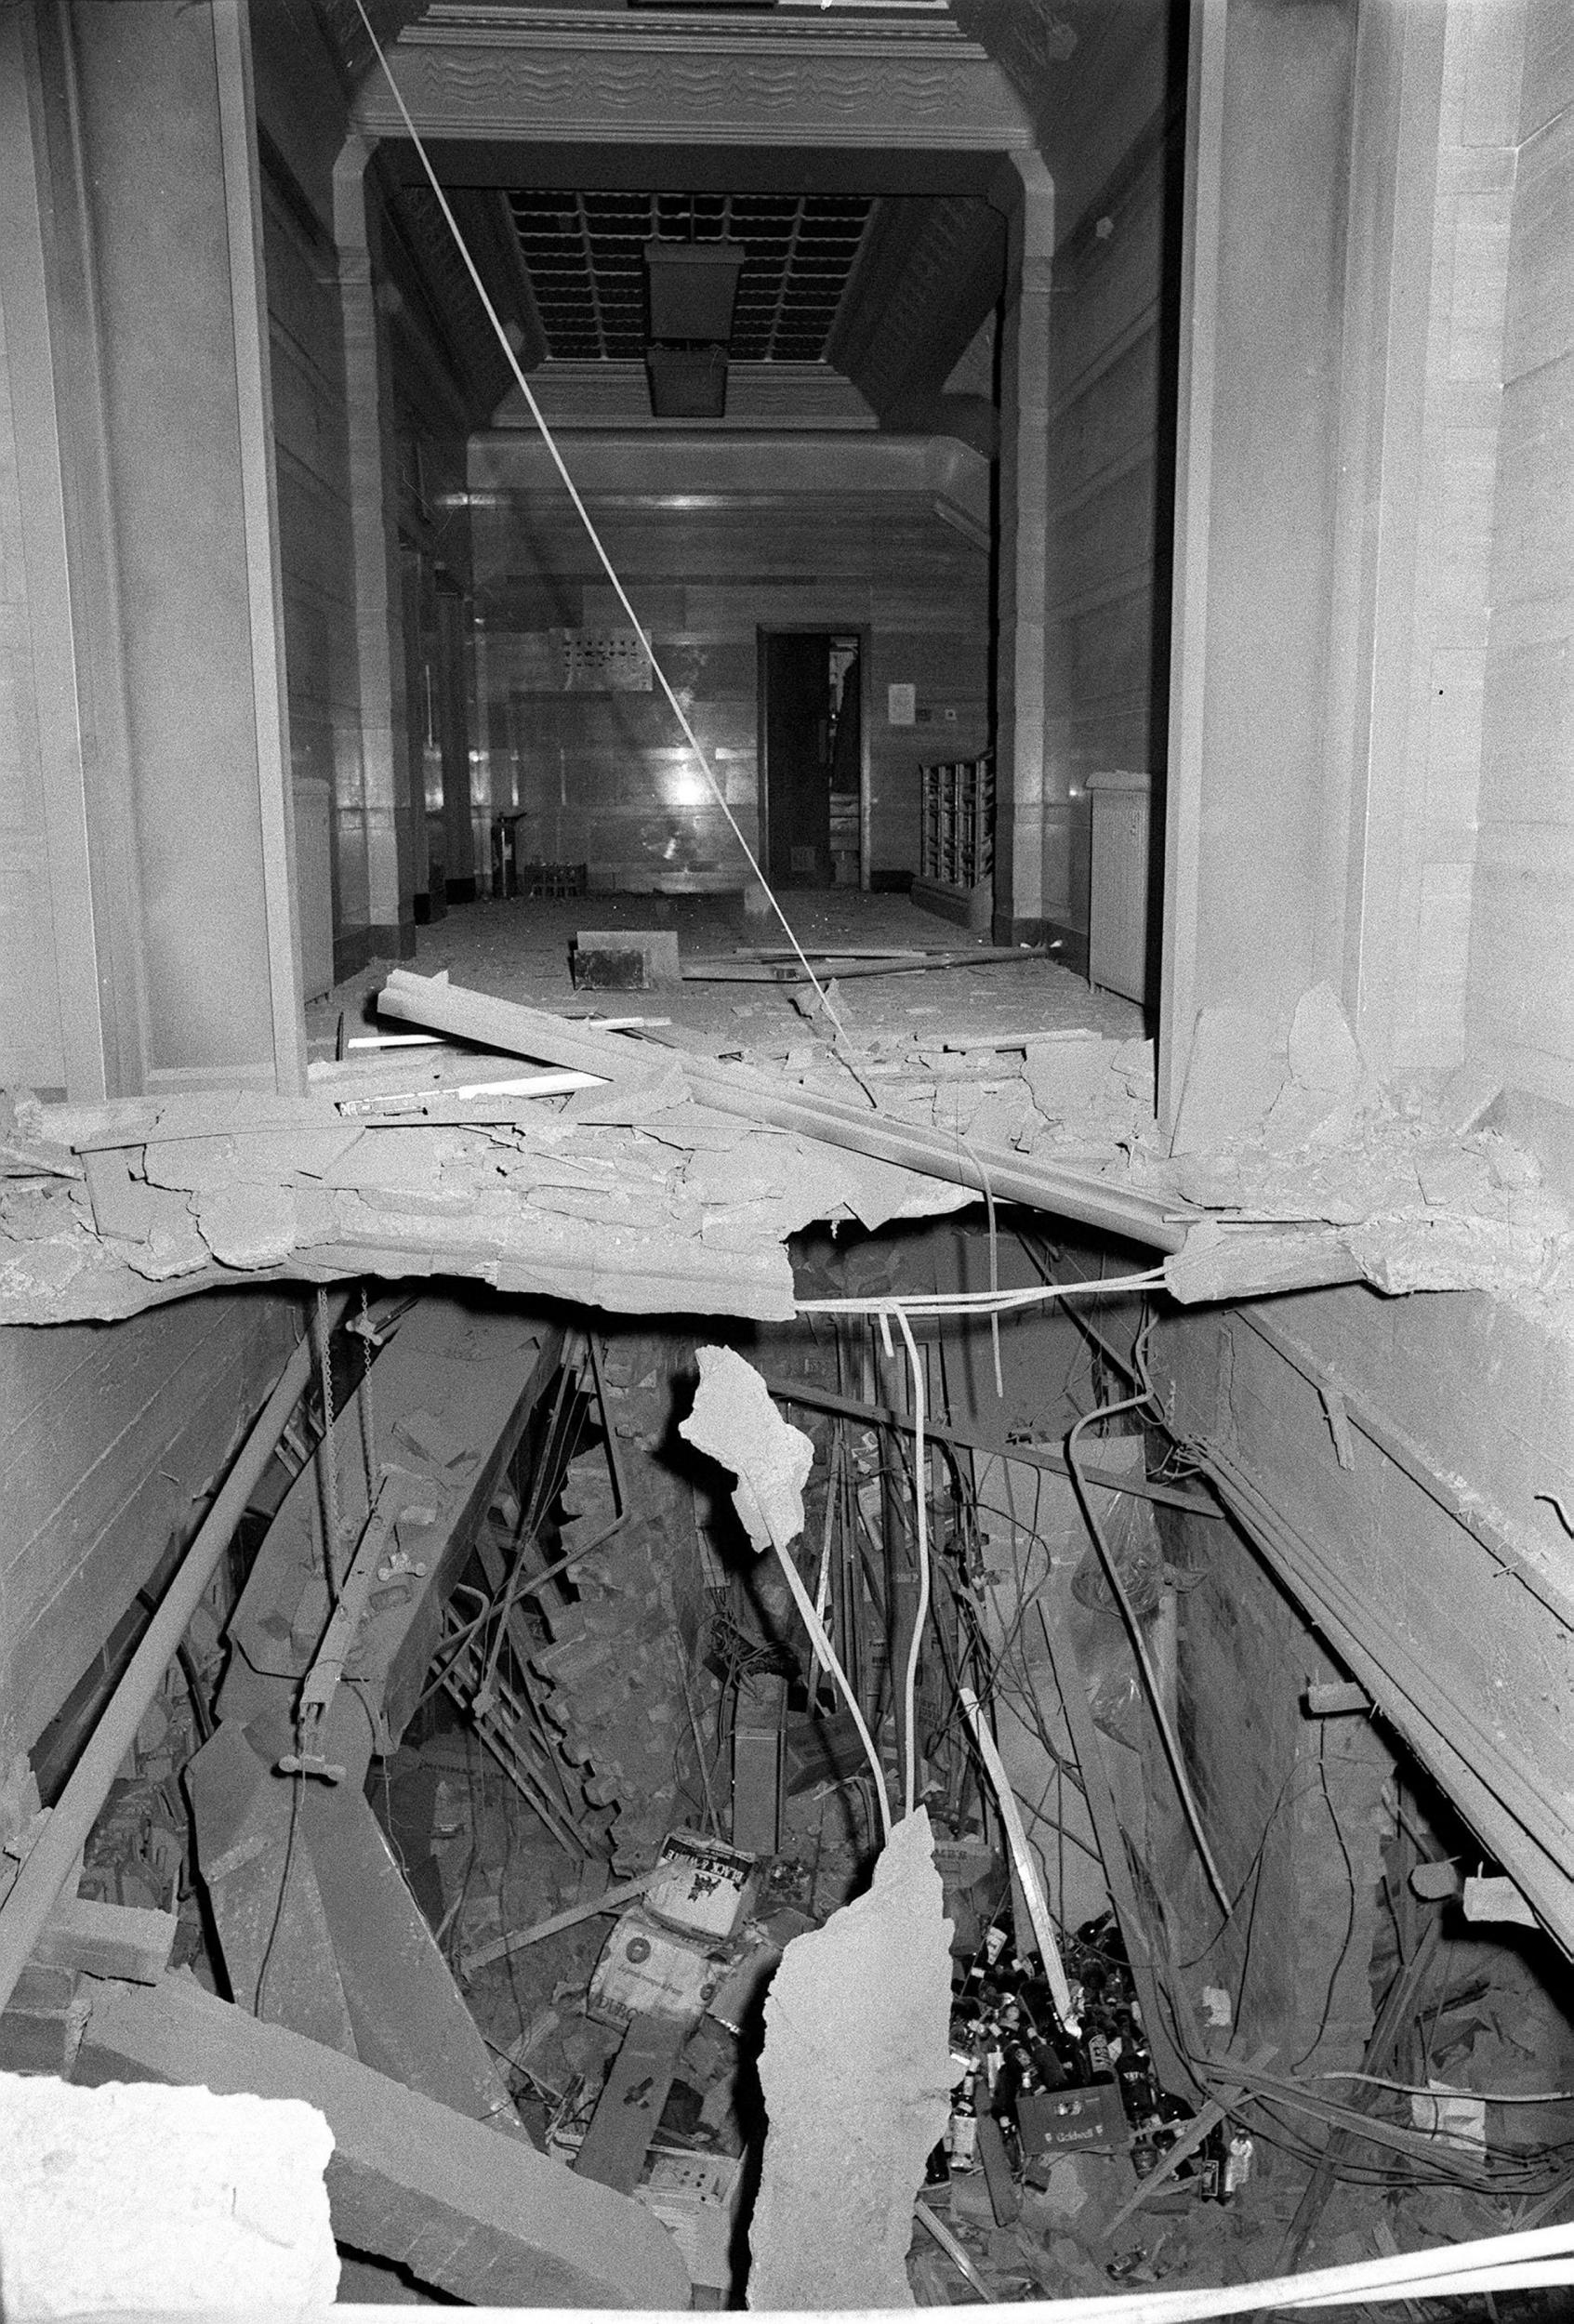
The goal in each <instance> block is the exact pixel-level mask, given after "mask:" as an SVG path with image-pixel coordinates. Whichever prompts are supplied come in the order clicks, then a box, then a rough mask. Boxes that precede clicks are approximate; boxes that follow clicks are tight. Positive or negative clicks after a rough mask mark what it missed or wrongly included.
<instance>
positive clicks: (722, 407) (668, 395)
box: [645, 345, 727, 419]
mask: <svg viewBox="0 0 1574 2324" xmlns="http://www.w3.org/2000/svg"><path fill="white" fill-rule="evenodd" d="M645 374H646V376H647V378H648V379H649V381H650V390H651V412H652V415H653V416H654V417H655V418H656V419H725V417H726V416H727V350H726V349H725V348H724V347H663V346H660V345H653V346H650V347H647V348H646V350H645Z"/></svg>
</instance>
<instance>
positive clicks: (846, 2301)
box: [748, 1808, 951, 2310]
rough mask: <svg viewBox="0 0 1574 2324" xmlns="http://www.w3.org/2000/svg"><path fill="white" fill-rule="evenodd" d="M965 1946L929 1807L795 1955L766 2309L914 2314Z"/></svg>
mask: <svg viewBox="0 0 1574 2324" xmlns="http://www.w3.org/2000/svg"><path fill="white" fill-rule="evenodd" d="M950 1938H951V1924H950V1922H949V1921H946V1919H945V1917H944V1915H943V1913H942V1910H941V1885H940V1875H939V1873H938V1872H937V1871H936V1870H935V1868H934V1852H933V1844H932V1839H931V1835H930V1829H929V1817H928V1816H927V1815H926V1814H925V1813H924V1811H923V1810H922V1809H921V1808H920V1809H919V1811H918V1813H917V1814H916V1815H913V1816H907V1817H906V1818H905V1819H904V1820H903V1822H901V1823H899V1824H898V1825H897V1826H896V1828H895V1829H894V1830H893V1833H892V1836H891V1839H890V1841H889V1842H888V1843H887V1845H886V1848H885V1850H884V1853H883V1854H882V1855H881V1856H880V1862H879V1863H878V1864H877V1865H876V1867H875V1874H874V1880H873V1882H872V1883H871V1885H870V1887H869V1889H868V1892H867V1894H866V1895H863V1896H860V1897H858V1898H857V1899H856V1900H855V1902H853V1904H850V1905H844V1906H843V1907H842V1908H841V1909H840V1911H839V1912H835V1913H833V1914H832V1915H831V1918H830V1919H829V1920H828V1921H827V1923H826V1925H825V1927H824V1928H823V1929H815V1930H813V1931H811V1932H810V1933H809V1934H806V1935H803V1936H798V1937H794V1939H793V1941H792V1943H791V1944H790V1945H789V1946H788V1947H787V1951H786V1953H785V1954H784V1955H783V1957H782V1964H781V1967H780V1968H779V1969H778V1970H777V1972H776V1974H775V1977H774V1981H773V1983H772V1987H771V1993H770V1998H769V2000H767V2001H766V2004H765V2048H764V2052H763V2053H762V2055H761V2061H760V2080H761V2089H762V2091H763V2093H764V2096H765V2106H766V2112H767V2114H768V2116H769V2118H770V2129H769V2132H768V2133H767V2136H766V2141H765V2157H764V2162H763V2165H762V2169H761V2182H760V2193H759V2196H758V2198H757V2199H756V2201H755V2207H754V2219H753V2224H752V2226H751V2228H750V2232H749V2243H750V2248H751V2250H752V2252H753V2265H752V2267H751V2268H750V2270H749V2278H748V2303H749V2305H750V2307H751V2308H770V2309H787V2308H819V2309H822V2310H837V2309H845V2308H910V2307H912V2306H913V2305H914V2301H913V2294H912V2291H911V2289H910V2287H909V2285H908V2282H907V2269H906V2259H907V2249H908V2246H909V2244H910V2243H911V2241H912V2236H913V2205H914V2202H915V2200H916V2199H917V2198H918V2196H919V2192H920V2191H921V2189H922V2186H923V2175H924V2163H925V2159H926V2158H927V2157H928V2155H929V2154H930V2153H931V2152H932V2148H933V2146H934V2145H935V2142H936V2140H937V2139H939V2138H940V2136H941V2135H942V2133H944V2131H945V2128H946V2119H947V2116H948V2113H949V2110H950V2094H949V2093H950V2079H951V2061H950V2043H949V2036H948V2028H949V2025H950V2009H951V1957H950V1949H949V1948H950Z"/></svg>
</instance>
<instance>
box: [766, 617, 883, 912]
mask: <svg viewBox="0 0 1574 2324" xmlns="http://www.w3.org/2000/svg"><path fill="white" fill-rule="evenodd" d="M767 638H856V639H857V640H858V886H859V888H860V889H861V890H862V889H866V888H867V887H868V884H869V738H870V733H871V720H872V715H873V705H874V689H873V687H872V685H871V683H870V678H869V648H870V636H869V625H868V623H867V622H866V621H771V622H764V621H761V622H756V624H755V626H754V770H755V790H754V795H755V803H756V812H757V813H758V815H759V818H760V844H759V847H758V848H757V850H756V853H757V855H758V857H759V859H760V865H761V870H762V871H763V872H765V874H766V876H767V881H768V880H769V874H770V855H771V787H770V786H771V772H770V768H769V765H768V763H767V759H766V750H765V733H766V728H765V640H766V639H767ZM832 885H833V887H834V885H835V882H834V880H833V882H832Z"/></svg>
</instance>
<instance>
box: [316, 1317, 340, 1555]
mask: <svg viewBox="0 0 1574 2324" xmlns="http://www.w3.org/2000/svg"><path fill="white" fill-rule="evenodd" d="M317 1370H318V1375H319V1378H320V1379H321V1380H322V1384H323V1441H322V1443H321V1444H320V1445H319V1446H318V1447H317V1465H318V1474H319V1475H320V1476H321V1478H322V1481H323V1499H324V1505H325V1521H326V1525H327V1533H328V1547H327V1560H326V1564H327V1578H328V1587H329V1589H330V1590H337V1587H338V1547H339V1530H338V1528H339V1516H338V1461H337V1457H336V1455H335V1451H334V1361H333V1346H332V1333H331V1332H330V1330H329V1327H328V1295H327V1293H326V1291H322V1290H320V1291H319V1292H318V1294H317Z"/></svg>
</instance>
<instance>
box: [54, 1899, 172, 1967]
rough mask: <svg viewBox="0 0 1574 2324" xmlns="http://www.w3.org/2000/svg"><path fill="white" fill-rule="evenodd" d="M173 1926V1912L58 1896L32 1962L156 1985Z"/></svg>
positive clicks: (167, 1952)
mask: <svg viewBox="0 0 1574 2324" xmlns="http://www.w3.org/2000/svg"><path fill="white" fill-rule="evenodd" d="M179 1925H180V1923H179V1920H178V1919H177V1918H176V1916H175V1914H174V1913H173V1912H153V1911H149V1910H147V1909H145V1908H143V1907H141V1906H139V1905H112V1904H104V1903H100V1902H99V1899H98V1898H97V1897H94V1896H61V1897H60V1899H59V1900H58V1902H57V1903H56V1906H55V1909H54V1911H53V1912H52V1913H51V1914H50V1915H49V1918H48V1921H47V1922H46V1925H45V1929H44V1934H43V1935H42V1936H41V1937H40V1938H39V1940H38V1942H37V1944H36V1945H35V1946H34V1947H33V1961H34V1962H35V1963H36V1964H37V1966H38V1967H39V1968H42V1969H79V1970H85V1971H86V1972H87V1973H88V1974H90V1975H92V1976H95V1977H125V1978H126V1979H128V1980H129V1981H130V1982H131V1983H133V1984H136V1985H156V1984H157V1983H158V1981H159V1979H160V1977H162V1976H163V1974H164V1973H165V1970H166V1969H167V1968H168V1966H169V1955H170V1950H171V1948H172V1947H173V1946H174V1943H175V1935H176V1931H177V1930H178V1929H179Z"/></svg>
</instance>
